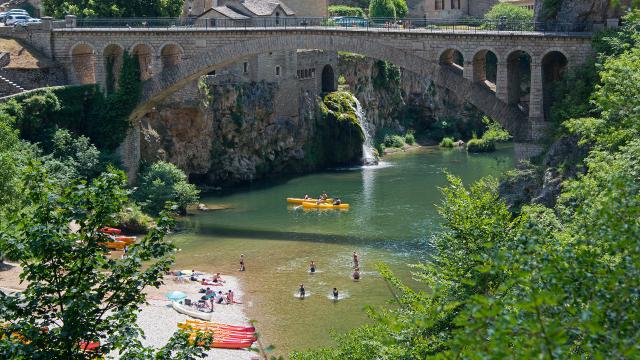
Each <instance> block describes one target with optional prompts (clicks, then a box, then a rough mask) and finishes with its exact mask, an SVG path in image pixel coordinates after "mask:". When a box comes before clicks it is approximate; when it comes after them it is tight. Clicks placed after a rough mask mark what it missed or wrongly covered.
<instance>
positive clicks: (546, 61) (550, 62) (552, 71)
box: [542, 51, 569, 119]
mask: <svg viewBox="0 0 640 360" xmlns="http://www.w3.org/2000/svg"><path fill="white" fill-rule="evenodd" d="M568 64H569V61H568V60H567V57H566V56H565V55H564V54H563V53H561V52H559V51H551V52H549V53H547V54H546V55H545V56H544V57H543V58H542V101H543V102H542V104H543V111H544V118H545V119H549V118H550V116H551V107H552V106H553V104H554V103H555V101H556V100H557V99H556V96H555V94H554V83H556V82H558V81H560V80H562V79H563V78H564V75H565V73H566V71H567V65H568Z"/></svg>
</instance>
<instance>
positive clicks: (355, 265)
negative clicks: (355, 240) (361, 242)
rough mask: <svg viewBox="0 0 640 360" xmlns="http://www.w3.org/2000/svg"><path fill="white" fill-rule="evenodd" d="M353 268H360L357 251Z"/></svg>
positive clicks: (354, 254) (354, 253)
mask: <svg viewBox="0 0 640 360" xmlns="http://www.w3.org/2000/svg"><path fill="white" fill-rule="evenodd" d="M353 267H354V268H357V267H358V254H357V253H356V252H355V251H354V252H353Z"/></svg>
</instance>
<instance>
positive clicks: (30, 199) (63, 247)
mask: <svg viewBox="0 0 640 360" xmlns="http://www.w3.org/2000/svg"><path fill="white" fill-rule="evenodd" d="M23 181H24V183H25V185H26V186H25V187H24V192H23V194H22V195H23V196H22V204H21V206H20V208H19V210H18V211H14V212H12V213H9V214H6V217H4V220H3V221H2V222H1V223H0V224H1V225H2V228H0V236H1V239H0V244H2V250H4V251H6V253H7V254H8V255H9V256H10V257H11V258H13V259H16V260H17V261H18V262H19V263H20V265H21V266H22V268H23V271H22V273H21V275H20V278H21V280H23V281H26V282H28V285H27V288H26V289H25V290H24V291H23V292H21V293H20V294H18V295H15V296H9V295H4V294H1V293H0V320H1V321H3V323H4V326H2V327H0V357H2V358H4V359H22V358H28V359H33V358H47V359H86V358H96V357H99V355H100V354H108V353H110V352H112V351H113V352H116V353H118V354H119V356H120V357H121V358H123V359H149V358H163V359H164V358H170V357H171V358H180V359H192V358H195V357H197V356H199V355H202V352H203V348H201V347H197V346H194V345H192V344H191V343H190V342H189V335H188V334H185V333H180V332H178V333H176V334H175V335H174V337H173V338H172V339H171V340H170V342H169V343H168V344H167V345H166V346H165V347H164V348H163V349H160V350H159V351H155V350H153V349H149V348H144V347H143V346H142V345H141V342H140V339H141V336H142V335H143V334H142V331H141V330H140V329H139V328H138V326H137V325H136V324H135V319H136V314H137V312H138V311H139V307H140V305H141V304H143V303H145V300H146V295H145V293H144V292H143V290H144V288H146V287H148V286H154V287H157V286H159V285H160V284H161V283H162V276H163V274H164V272H165V271H166V270H168V269H169V267H170V266H171V264H172V262H173V253H174V251H175V248H174V246H173V245H171V244H169V243H166V242H164V241H163V238H164V235H165V234H166V232H167V231H168V228H169V226H171V219H169V218H167V217H166V216H164V215H162V216H161V218H160V220H159V222H158V226H157V227H156V228H155V229H154V230H152V231H151V232H150V233H149V234H148V235H147V236H146V237H145V238H144V239H142V241H140V242H139V243H137V244H134V245H132V246H130V248H129V252H128V256H127V257H126V258H124V259H113V258H110V257H109V256H108V253H109V251H108V249H107V248H106V247H105V246H103V245H102V242H103V241H107V240H108V238H107V237H106V235H104V234H102V233H101V232H100V231H99V229H100V228H102V227H103V226H109V225H112V222H113V219H114V216H115V214H116V213H117V212H118V211H119V210H120V209H121V208H122V207H123V205H124V204H125V203H126V201H127V191H126V190H124V186H125V185H126V178H125V176H124V173H122V172H115V171H114V172H108V173H104V174H103V175H101V176H100V177H98V178H96V179H95V180H93V181H92V182H90V183H88V182H86V181H84V180H81V181H74V182H73V183H72V184H70V185H68V186H66V187H64V188H59V187H56V186H55V184H53V183H51V182H50V181H48V179H47V175H46V173H45V172H43V171H42V169H40V168H38V167H32V168H31V169H30V170H29V171H27V172H26V173H25V176H24V179H23ZM71 222H74V223H75V224H77V225H78V226H79V230H78V231H72V230H71V229H70V227H69V224H70V223H71ZM87 342H99V343H100V344H99V347H98V348H97V351H96V352H89V351H87V350H86V349H85V347H84V346H82V344H86V343H87Z"/></svg>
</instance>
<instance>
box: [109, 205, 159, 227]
mask: <svg viewBox="0 0 640 360" xmlns="http://www.w3.org/2000/svg"><path fill="white" fill-rule="evenodd" d="M154 226H155V222H154V221H153V218H152V217H151V216H149V215H147V214H145V213H144V212H142V209H140V206H138V205H137V204H130V205H129V206H127V207H125V208H124V209H122V210H121V211H120V212H119V213H118V214H117V215H116V227H118V228H120V229H122V230H124V231H125V232H127V233H133V234H146V233H147V232H149V230H151V228H152V227H154Z"/></svg>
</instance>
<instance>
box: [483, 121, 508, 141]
mask: <svg viewBox="0 0 640 360" xmlns="http://www.w3.org/2000/svg"><path fill="white" fill-rule="evenodd" d="M482 123H483V124H484V125H485V126H486V130H485V131H484V134H482V139H483V140H485V141H488V142H493V143H499V142H507V141H509V140H511V135H509V133H508V132H507V131H506V130H505V129H504V128H503V127H502V126H501V125H500V124H498V122H497V121H493V120H491V119H489V118H488V117H487V116H484V117H483V118H482Z"/></svg>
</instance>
